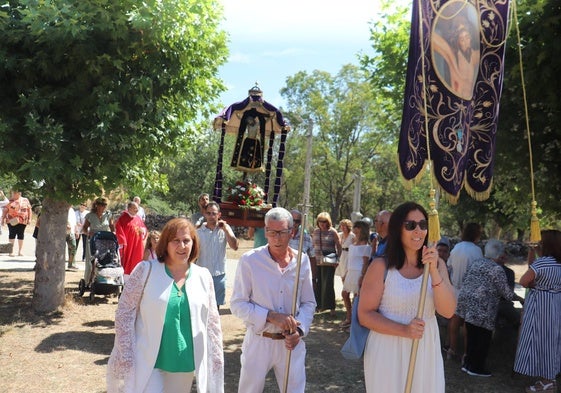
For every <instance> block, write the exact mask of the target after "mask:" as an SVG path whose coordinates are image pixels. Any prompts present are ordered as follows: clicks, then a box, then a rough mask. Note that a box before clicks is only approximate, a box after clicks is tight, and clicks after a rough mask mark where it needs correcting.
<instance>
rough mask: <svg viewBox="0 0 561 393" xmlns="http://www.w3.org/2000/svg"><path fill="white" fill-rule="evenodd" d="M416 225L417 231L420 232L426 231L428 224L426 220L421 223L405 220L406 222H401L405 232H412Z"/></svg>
mask: <svg viewBox="0 0 561 393" xmlns="http://www.w3.org/2000/svg"><path fill="white" fill-rule="evenodd" d="M417 225H418V226H419V229H420V230H421V231H426V230H427V229H428V227H429V223H428V222H427V220H421V221H413V220H406V221H403V227H404V228H405V230H407V231H414V230H415V228H417Z"/></svg>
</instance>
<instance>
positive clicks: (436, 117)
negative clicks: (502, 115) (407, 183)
mask: <svg viewBox="0 0 561 393" xmlns="http://www.w3.org/2000/svg"><path fill="white" fill-rule="evenodd" d="M508 8H509V3H508V1H493V0H448V1H439V0H414V3H413V12H412V19H411V20H412V22H411V39H410V43H409V61H408V68H407V79H406V87H405V99H404V108H403V117H402V124H401V131H400V138H399V147H398V154H399V157H398V159H399V166H400V171H401V173H402V175H403V177H404V178H405V179H406V180H415V179H416V178H418V177H419V176H421V175H422V174H423V172H424V171H423V169H424V168H425V167H426V164H427V160H428V158H429V155H428V151H427V148H429V147H430V159H431V160H432V162H433V166H432V170H433V174H434V179H436V180H437V182H438V185H439V186H440V188H441V189H442V190H443V191H444V192H445V193H446V195H445V196H447V197H448V199H449V200H451V201H456V200H457V198H458V197H459V193H460V191H461V189H462V188H465V189H466V191H467V192H468V193H469V194H470V195H471V196H472V197H473V198H475V199H478V200H484V199H487V198H488V197H489V194H490V191H491V186H492V179H493V164H494V153H495V135H496V131H497V123H498V118H499V101H500V96H501V90H502V84H503V68H504V66H503V62H504V47H505V42H506V37H507V33H508V20H507V19H508ZM423 67H424V72H423ZM425 99H426V113H427V116H426V118H427V121H428V137H429V141H428V142H429V143H428V144H427V139H426V138H427V132H426V126H425Z"/></svg>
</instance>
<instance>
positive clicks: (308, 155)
mask: <svg viewBox="0 0 561 393" xmlns="http://www.w3.org/2000/svg"><path fill="white" fill-rule="evenodd" d="M313 126H314V124H313V123H312V121H311V120H310V121H309V123H308V146H307V151H306V167H305V172H304V174H305V175H304V176H305V178H304V203H303V204H302V222H301V223H300V225H301V226H300V239H299V243H298V257H297V259H296V277H295V278H294V288H293V291H292V311H291V313H292V315H296V309H297V306H298V283H299V281H300V268H301V267H302V248H303V246H304V230H305V228H306V222H307V218H308V208H309V207H310V205H309V201H310V180H311V177H310V174H311V172H312V131H313ZM287 351H288V352H287V354H286V366H285V370H286V371H285V373H284V385H283V390H282V391H283V393H287V389H288V377H289V375H290V358H291V356H292V351H291V350H289V349H287Z"/></svg>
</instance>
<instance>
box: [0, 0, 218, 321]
mask: <svg viewBox="0 0 561 393" xmlns="http://www.w3.org/2000/svg"><path fill="white" fill-rule="evenodd" d="M220 17H221V8H220V6H219V5H218V2H217V1H215V0H201V1H196V2H185V1H174V0H170V1H165V2H161V1H156V0H147V1H144V2H142V3H139V2H137V1H132V0H122V1H109V0H101V1H91V0H83V1H72V0H59V1H51V2H44V1H39V2H37V1H31V0H20V1H15V0H14V1H10V2H8V3H6V4H4V5H3V6H2V7H1V9H0V34H1V36H2V40H1V42H0V59H1V66H0V84H1V85H2V89H0V135H1V138H0V146H1V148H2V151H3V154H2V155H1V156H0V166H1V167H2V168H3V170H5V171H9V172H12V173H13V174H15V175H16V177H17V179H18V186H19V187H20V188H22V189H24V190H25V189H30V188H31V185H32V184H40V189H41V192H42V194H43V195H44V196H45V199H44V203H43V215H42V217H41V230H40V234H39V239H38V242H37V267H36V276H35V289H34V296H33V306H34V309H35V310H36V311H38V312H48V311H52V310H54V309H56V308H57V307H58V306H60V305H61V304H62V303H63V301H64V285H63V282H64V255H65V253H64V247H65V244H64V237H65V231H64V229H63V228H65V226H66V212H67V209H68V202H71V203H72V202H75V201H77V200H79V199H82V198H85V197H90V196H92V195H94V194H99V193H103V192H104V190H105V189H112V188H114V187H115V186H116V185H118V184H126V185H133V186H135V187H136V189H140V188H142V189H145V190H150V189H151V188H153V187H157V186H159V185H162V184H165V181H166V179H165V177H163V176H162V175H161V173H160V172H159V170H158V168H159V166H160V164H161V163H162V161H164V160H165V159H166V157H169V156H172V155H176V154H177V152H178V151H179V148H180V147H181V145H182V144H183V140H184V136H185V135H186V134H188V133H189V132H190V131H191V130H190V129H189V128H188V126H187V124H188V123H189V122H190V121H192V120H193V119H195V118H196V117H197V116H206V117H208V115H209V114H210V113H212V112H215V110H214V108H211V107H209V106H208V105H207V102H208V101H209V100H211V99H213V98H214V97H215V96H216V95H218V94H219V93H220V92H221V91H222V90H223V89H224V87H223V85H222V83H221V82H220V81H219V80H218V79H217V77H216V75H217V73H218V72H217V71H218V67H219V66H220V65H221V64H222V63H224V61H225V58H226V54H227V49H226V44H225V40H226V38H225V34H224V33H223V32H222V31H220V30H219V29H218V24H219V23H220Z"/></svg>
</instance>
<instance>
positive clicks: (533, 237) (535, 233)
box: [530, 201, 542, 243]
mask: <svg viewBox="0 0 561 393" xmlns="http://www.w3.org/2000/svg"><path fill="white" fill-rule="evenodd" d="M537 205H538V204H537V202H536V201H532V218H531V219H530V243H539V242H540V241H541V240H542V234H541V231H540V220H539V219H538V209H537Z"/></svg>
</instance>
